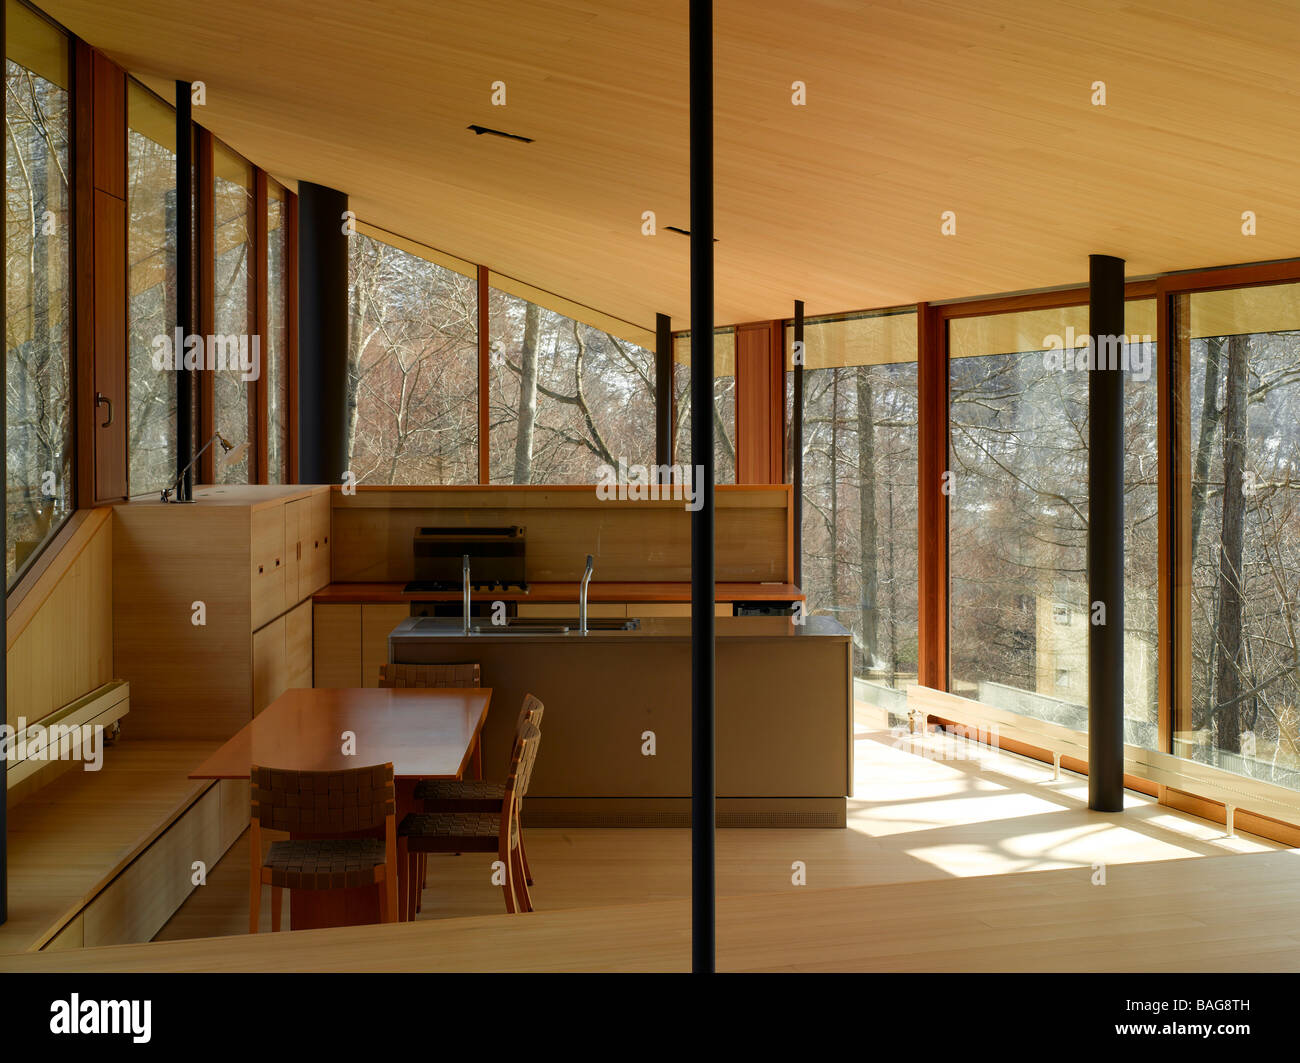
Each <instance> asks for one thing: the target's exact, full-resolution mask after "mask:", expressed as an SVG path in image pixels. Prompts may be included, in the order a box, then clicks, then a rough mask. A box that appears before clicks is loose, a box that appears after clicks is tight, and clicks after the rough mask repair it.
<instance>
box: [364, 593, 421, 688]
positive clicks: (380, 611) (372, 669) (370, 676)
mask: <svg viewBox="0 0 1300 1063" xmlns="http://www.w3.org/2000/svg"><path fill="white" fill-rule="evenodd" d="M410 615H411V607H410V605H408V604H407V603H406V602H402V603H400V604H387V603H385V604H375V605H363V606H362V607H361V685H362V686H363V687H377V686H379V666H380V665H381V664H387V663H388V636H389V634H390V633H391V632H392V630H393V628H395V627H397V625H398V624H400V623H401V622H402V621H403V620H405V619H406V618H407V617H408V616H410Z"/></svg>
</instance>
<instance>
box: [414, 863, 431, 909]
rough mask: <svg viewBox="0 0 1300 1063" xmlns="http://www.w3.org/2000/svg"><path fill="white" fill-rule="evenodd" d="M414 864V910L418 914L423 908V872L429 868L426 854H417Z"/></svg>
mask: <svg viewBox="0 0 1300 1063" xmlns="http://www.w3.org/2000/svg"><path fill="white" fill-rule="evenodd" d="M415 862H416V868H415V870H416V875H415V879H416V882H415V910H416V911H417V912H419V911H420V909H421V908H423V907H424V880H425V871H426V869H427V868H428V866H429V855H428V854H427V853H419V854H418V855H417V856H416V858H415Z"/></svg>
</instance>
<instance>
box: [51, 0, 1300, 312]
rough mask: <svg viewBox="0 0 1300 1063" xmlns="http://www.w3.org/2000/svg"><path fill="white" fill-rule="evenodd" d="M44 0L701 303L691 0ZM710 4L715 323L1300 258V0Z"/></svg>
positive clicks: (228, 115)
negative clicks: (1125, 271) (692, 194)
mask: <svg viewBox="0 0 1300 1063" xmlns="http://www.w3.org/2000/svg"><path fill="white" fill-rule="evenodd" d="M40 3H41V6H42V7H44V8H45V9H46V10H47V11H48V12H49V13H50V14H51V15H52V16H53V17H55V18H57V19H59V20H60V21H62V22H63V23H64V24H65V25H66V26H68V27H69V28H70V29H71V30H73V31H74V32H76V33H78V34H79V35H81V36H82V37H84V38H85V39H87V40H88V41H90V42H91V43H92V44H95V45H97V46H99V47H101V48H102V49H104V50H105V51H106V52H108V54H109V55H110V56H111V57H113V58H114V59H116V60H117V61H118V62H120V63H122V64H123V65H124V66H125V67H126V68H127V69H128V70H130V71H132V72H133V73H135V74H137V75H141V76H143V77H144V78H145V79H146V80H147V81H149V83H151V84H153V85H155V86H159V85H161V86H163V87H164V88H165V87H166V86H167V84H168V83H169V82H170V80H171V79H175V78H182V79H186V80H202V81H204V82H205V83H206V85H207V104H206V106H205V107H203V108H196V118H197V119H198V120H199V121H201V122H202V123H203V124H205V125H207V126H208V127H209V128H211V129H212V130H213V131H214V132H215V133H216V134H217V135H218V136H220V137H222V138H223V139H225V140H227V141H228V142H229V143H230V144H231V145H233V146H234V147H236V148H237V149H239V150H240V151H242V152H243V153H244V154H245V155H246V156H247V157H248V158H249V159H251V160H252V161H254V162H256V163H257V164H258V165H260V166H262V167H264V168H266V169H268V170H270V171H271V172H272V173H274V174H276V175H279V176H282V177H285V178H289V179H293V180H297V179H302V180H309V181H316V182H319V183H322V184H326V185H330V186H333V187H336V188H339V189H341V190H343V191H345V192H347V193H348V195H349V196H350V197H351V204H352V207H353V209H354V210H355V211H356V212H357V215H358V216H359V217H360V218H361V219H363V220H365V221H368V222H371V223H372V224H374V225H377V226H380V227H382V228H385V229H388V230H391V231H394V232H397V233H401V234H403V235H405V236H408V237H410V238H412V239H415V240H418V241H421V242H424V243H427V244H429V245H432V246H434V247H436V248H439V249H441V250H443V251H446V252H449V253H451V254H453V255H456V256H459V257H461V258H464V259H468V260H470V261H474V262H479V263H483V264H485V265H487V266H489V267H490V268H492V269H494V270H497V271H499V272H501V273H504V274H507V275H509V276H512V277H516V278H518V279H520V280H523V281H526V282H528V283H530V284H533V285H536V286H538V287H540V288H544V289H546V290H548V291H551V292H555V293H558V294H560V295H563V296H565V297H567V298H570V299H573V300H576V301H577V302H580V303H583V304H586V305H588V306H592V307H595V308H597V309H599V310H601V311H604V312H606V313H609V314H613V315H615V316H617V317H620V318H623V319H625V320H627V321H630V322H633V323H635V324H638V325H641V326H643V327H646V328H653V326H654V315H655V313H656V311H659V312H665V313H668V314H671V315H672V317H673V319H674V325H675V327H679V328H680V327H685V326H686V324H687V319H688V315H689V290H688V285H689V274H688V262H687V251H688V245H689V240H688V239H687V238H686V237H683V236H680V235H677V234H675V233H672V232H668V231H666V228H665V227H666V226H669V225H677V226H681V227H683V228H685V227H687V226H689V213H688V206H689V200H688V187H687V182H688V154H687V48H686V44H687V41H686V12H687V3H686V0H494V2H493V3H471V4H465V3H452V2H450V0H434V2H431V0H385V2H384V3H382V4H376V3H357V2H356V0H270V2H268V0H220V2H213V0H40ZM716 7H717V15H716V23H717V31H716V33H717V49H716V50H717V94H716V99H717V103H716V108H717V112H716V115H717V116H716V128H717V141H716V142H717V237H718V241H719V242H718V244H717V313H718V322H719V323H734V322H741V321H752V320H759V319H764V318H772V317H783V316H788V315H789V314H790V313H791V302H792V300H794V299H796V298H802V299H804V300H806V302H807V309H808V312H809V313H819V312H827V311H836V310H850V309H857V308H864V307H881V306H889V305H895V304H902V303H910V302H915V301H917V300H923V299H924V300H942V299H950V298H961V297H968V296H974V295H979V294H986V293H995V292H1008V291H1017V290H1024V289H1030V288H1041V287H1054V286H1059V285H1069V284H1078V283H1082V282H1084V281H1086V277H1087V258H1086V256H1087V255H1088V254H1089V253H1090V252H1104V253H1108V254H1115V255H1119V256H1122V257H1124V258H1126V259H1127V260H1128V264H1129V274H1130V276H1140V275H1148V274H1151V273H1155V272H1161V271H1167V270H1176V269H1188V268H1193V267H1205V266H1214V265H1221V264H1228V263H1235V262H1246V261H1264V260H1269V259H1276V258H1286V257H1292V256H1295V255H1297V254H1300V196H1297V195H1296V191H1295V189H1296V183H1297V176H1298V167H1297V165H1296V161H1295V160H1296V154H1295V145H1296V144H1297V143H1300V64H1297V62H1296V56H1297V55H1300V10H1297V7H1296V5H1295V3H1294V0H1237V2H1236V3H1233V4H1223V3H1221V2H1220V0H1180V2H1179V3H1177V4H1171V3H1169V2H1168V0H1056V2H1053V3H1042V2H1040V0H974V2H973V0H873V2H871V3H863V2H860V0H801V2H799V3H791V2H789V0H718V3H717V5H716ZM795 80H802V81H804V82H806V84H807V104H806V106H794V105H792V103H791V84H792V82H793V81H795ZM495 81H503V82H505V85H506V106H504V107H498V106H493V105H492V103H491V95H492V83H493V82H495ZM1095 81H1104V82H1105V85H1106V105H1105V106H1104V107H1101V106H1094V105H1093V103H1092V95H1093V90H1092V84H1093V82H1095ZM471 123H478V124H481V125H486V126H490V127H492V128H496V129H502V130H505V131H508V132H511V133H517V134H521V135H524V136H528V137H532V138H534V143H532V144H523V143H519V142H514V141H509V140H503V139H499V138H496V137H491V136H475V135H474V134H473V133H471V132H469V131H468V130H467V129H466V127H467V126H468V125H470V124H471ZM646 210H653V211H655V212H656V215H657V221H658V226H659V232H658V235H656V236H654V237H648V236H643V235H641V217H642V212H643V211H646ZM1247 210H1249V211H1254V212H1255V214H1256V216H1257V219H1258V229H1257V234H1256V235H1254V236H1246V235H1243V233H1242V212H1243V211H1247ZM944 211H954V212H956V217H957V232H956V234H955V235H950V236H945V235H942V234H941V231H940V216H941V214H942V212H944Z"/></svg>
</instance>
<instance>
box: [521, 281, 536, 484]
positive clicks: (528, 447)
mask: <svg viewBox="0 0 1300 1063" xmlns="http://www.w3.org/2000/svg"><path fill="white" fill-rule="evenodd" d="M540 323H541V310H540V308H539V307H538V306H537V304H536V303H529V304H528V306H527V309H526V310H525V311H524V346H523V350H521V351H520V352H519V369H520V373H519V422H518V431H517V432H516V433H515V483H517V484H526V483H531V482H532V475H533V434H534V432H535V431H536V428H537V332H538V329H539V327H540Z"/></svg>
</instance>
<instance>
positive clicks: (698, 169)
mask: <svg viewBox="0 0 1300 1063" xmlns="http://www.w3.org/2000/svg"><path fill="white" fill-rule="evenodd" d="M690 19H691V103H690V110H691V457H692V461H693V462H694V464H695V470H694V475H693V477H692V483H693V484H694V485H695V490H696V491H698V492H699V495H698V498H699V500H700V501H701V502H702V503H703V504H702V505H701V506H700V508H699V509H697V510H696V511H695V513H694V514H692V517H691V970H693V971H694V972H695V973H696V974H712V973H713V970H714V962H715V956H716V950H715V947H714V946H715V927H714V893H715V883H714V841H715V838H714V834H715V831H716V828H717V812H716V809H715V806H714V792H715V780H714V770H713V767H714V765H713V712H714V704H713V676H714V646H713V629H714V624H713V3H712V0H691V16H690Z"/></svg>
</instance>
